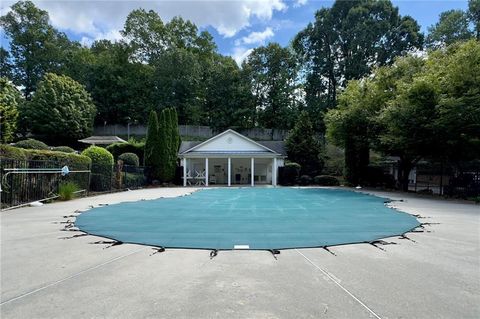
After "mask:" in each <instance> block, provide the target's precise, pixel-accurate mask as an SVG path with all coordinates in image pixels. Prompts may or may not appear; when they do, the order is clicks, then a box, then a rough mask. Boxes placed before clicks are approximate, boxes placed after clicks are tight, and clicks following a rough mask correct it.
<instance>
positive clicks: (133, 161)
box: [118, 153, 140, 166]
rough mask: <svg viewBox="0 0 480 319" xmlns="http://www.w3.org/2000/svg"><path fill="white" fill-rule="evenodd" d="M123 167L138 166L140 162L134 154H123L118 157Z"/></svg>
mask: <svg viewBox="0 0 480 319" xmlns="http://www.w3.org/2000/svg"><path fill="white" fill-rule="evenodd" d="M118 159H119V160H121V161H122V162H123V164H124V165H130V166H139V165H140V160H139V158H138V156H137V154H135V153H123V154H121V155H120V156H119V157H118Z"/></svg>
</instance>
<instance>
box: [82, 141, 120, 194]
mask: <svg viewBox="0 0 480 319" xmlns="http://www.w3.org/2000/svg"><path fill="white" fill-rule="evenodd" d="M82 155H84V156H87V157H89V158H90V159H91V160H92V168H91V170H92V173H91V178H90V189H91V190H93V191H106V190H109V189H110V188H111V186H112V177H113V174H112V173H113V164H114V162H113V155H112V154H111V153H110V152H109V151H107V150H106V149H104V148H102V147H98V146H93V145H92V146H90V147H89V148H87V149H85V150H84V151H83V152H82Z"/></svg>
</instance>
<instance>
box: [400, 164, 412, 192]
mask: <svg viewBox="0 0 480 319" xmlns="http://www.w3.org/2000/svg"><path fill="white" fill-rule="evenodd" d="M413 166H414V164H413V163H412V161H409V160H406V159H402V158H400V163H399V166H398V181H399V182H400V187H401V190H402V191H404V192H408V184H409V180H408V176H409V175H410V171H411V170H412V168H413Z"/></svg>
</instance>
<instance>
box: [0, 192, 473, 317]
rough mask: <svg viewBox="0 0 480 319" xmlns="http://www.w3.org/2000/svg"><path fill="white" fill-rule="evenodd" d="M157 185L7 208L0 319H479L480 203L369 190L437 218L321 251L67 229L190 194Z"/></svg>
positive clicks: (0, 264) (3, 223)
mask: <svg viewBox="0 0 480 319" xmlns="http://www.w3.org/2000/svg"><path fill="white" fill-rule="evenodd" d="M193 190H195V189H193V188H170V189H168V188H158V189H145V190H138V191H130V192H122V193H114V194H107V195H100V196H95V197H89V198H82V199H77V200H74V201H70V202H58V203H53V204H48V205H44V206H41V207H24V208H19V209H15V210H10V211H3V212H1V215H0V218H1V242H0V244H1V255H0V257H1V261H0V267H1V306H0V317H1V318H478V317H480V206H479V205H474V204H470V203H465V202H456V201H446V200H440V199H434V198H425V197H418V196H415V195H410V194H402V193H387V192H371V193H373V194H375V195H379V196H382V197H389V198H391V199H393V200H398V199H403V200H404V201H403V202H399V201H396V202H394V203H393V204H394V206H395V207H398V208H399V209H401V210H403V211H406V212H409V213H412V214H420V215H422V216H424V217H427V218H426V219H421V220H420V221H421V222H428V223H439V224H433V225H431V226H426V230H429V231H431V232H424V233H410V234H408V237H409V238H411V239H412V240H414V241H415V242H413V241H410V240H406V239H398V238H396V237H395V238H388V239H387V241H392V242H395V243H397V244H396V245H387V246H381V247H382V248H384V249H385V250H386V251H382V250H380V249H378V248H375V247H373V246H371V245H367V244H354V245H345V246H337V247H332V248H330V250H331V251H332V252H334V253H335V254H336V256H333V255H332V254H330V253H329V252H327V251H325V250H323V249H318V248H317V249H299V250H296V249H293V250H283V251H282V252H281V254H280V255H278V260H275V259H274V258H273V257H272V254H271V253H269V252H264V251H225V252H224V251H222V252H220V253H219V254H218V256H216V257H215V258H213V259H210V258H209V251H205V250H169V249H167V250H166V251H165V252H163V253H158V254H154V255H152V253H153V252H154V250H153V249H152V248H151V247H146V246H140V245H131V244H124V245H119V246H114V247H110V248H108V249H105V248H106V247H107V246H108V245H93V244H90V243H92V242H94V241H98V240H102V238H99V237H94V236H84V237H78V238H73V239H61V238H62V237H71V236H73V235H74V234H76V232H65V231H61V230H60V229H62V228H63V224H58V222H61V221H65V220H66V219H64V218H63V216H64V215H70V214H72V213H73V212H74V211H75V210H77V209H78V210H84V209H87V208H88V207H89V206H90V205H94V206H96V205H98V204H107V203H117V202H122V201H128V200H140V199H152V198H158V197H171V196H180V195H184V194H187V193H189V192H191V191H193Z"/></svg>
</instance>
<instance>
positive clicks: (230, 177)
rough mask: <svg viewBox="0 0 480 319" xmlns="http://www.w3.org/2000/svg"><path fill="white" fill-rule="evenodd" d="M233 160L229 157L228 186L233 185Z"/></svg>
mask: <svg viewBox="0 0 480 319" xmlns="http://www.w3.org/2000/svg"><path fill="white" fill-rule="evenodd" d="M231 170H232V159H231V158H230V157H229V158H228V186H231V185H232V173H231Z"/></svg>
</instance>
